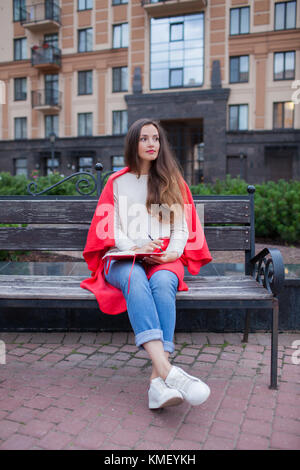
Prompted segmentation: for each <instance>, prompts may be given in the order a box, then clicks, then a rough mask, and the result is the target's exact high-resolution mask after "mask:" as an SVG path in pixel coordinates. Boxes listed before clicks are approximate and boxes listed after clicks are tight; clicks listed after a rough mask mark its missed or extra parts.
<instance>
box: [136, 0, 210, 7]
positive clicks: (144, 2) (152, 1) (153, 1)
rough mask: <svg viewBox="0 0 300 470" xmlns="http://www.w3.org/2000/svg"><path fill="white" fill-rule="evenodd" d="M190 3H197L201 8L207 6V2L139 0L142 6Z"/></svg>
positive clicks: (204, 0) (200, 0) (199, 0)
mask: <svg viewBox="0 0 300 470" xmlns="http://www.w3.org/2000/svg"><path fill="white" fill-rule="evenodd" d="M191 1H194V2H197V3H198V4H202V6H207V0H190V1H188V0H141V4H142V6H145V5H154V4H157V3H167V2H172V3H190V2H191Z"/></svg>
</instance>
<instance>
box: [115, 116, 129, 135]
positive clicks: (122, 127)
mask: <svg viewBox="0 0 300 470" xmlns="http://www.w3.org/2000/svg"><path fill="white" fill-rule="evenodd" d="M126 132H127V111H113V134H114V135H116V134H126Z"/></svg>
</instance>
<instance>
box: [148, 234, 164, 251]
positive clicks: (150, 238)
mask: <svg viewBox="0 0 300 470" xmlns="http://www.w3.org/2000/svg"><path fill="white" fill-rule="evenodd" d="M148 237H149V238H150V240H152V241H154V240H153V238H152V237H151V235H150V234H149V233H148ZM159 249H160V251H161V252H162V253H163V250H162V249H161V247H159Z"/></svg>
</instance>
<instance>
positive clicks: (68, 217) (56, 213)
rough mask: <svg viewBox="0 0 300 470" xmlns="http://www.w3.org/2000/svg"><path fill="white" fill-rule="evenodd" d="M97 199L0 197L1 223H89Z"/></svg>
mask: <svg viewBox="0 0 300 470" xmlns="http://www.w3.org/2000/svg"><path fill="white" fill-rule="evenodd" d="M96 205H97V200H96V199H95V200H85V199H80V198H78V199H76V200H74V199H72V200H58V201H55V200H47V199H44V200H43V199H34V200H31V199H29V200H28V199H27V200H26V199H25V200H20V199H16V200H12V199H9V200H6V199H2V200H1V198H0V221H1V223H3V224H82V223H83V224H90V223H91V220H92V217H93V214H94V211H95V209H96Z"/></svg>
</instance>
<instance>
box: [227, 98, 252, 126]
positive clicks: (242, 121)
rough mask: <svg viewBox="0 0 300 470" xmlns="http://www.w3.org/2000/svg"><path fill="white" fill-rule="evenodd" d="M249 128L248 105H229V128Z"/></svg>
mask: <svg viewBox="0 0 300 470" xmlns="http://www.w3.org/2000/svg"><path fill="white" fill-rule="evenodd" d="M247 129H248V105H247V104H237V105H231V106H229V130H230V131H246V130H247Z"/></svg>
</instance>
